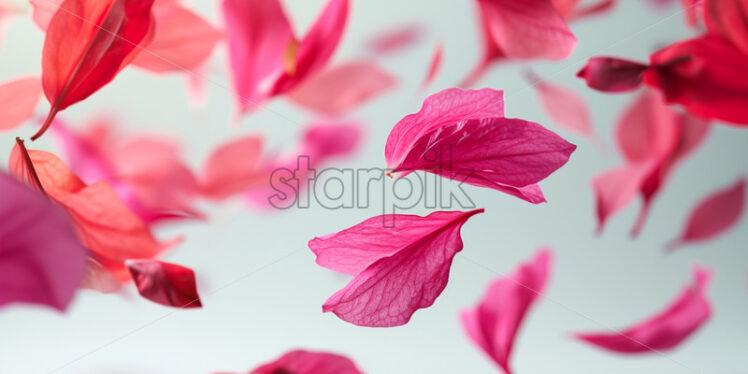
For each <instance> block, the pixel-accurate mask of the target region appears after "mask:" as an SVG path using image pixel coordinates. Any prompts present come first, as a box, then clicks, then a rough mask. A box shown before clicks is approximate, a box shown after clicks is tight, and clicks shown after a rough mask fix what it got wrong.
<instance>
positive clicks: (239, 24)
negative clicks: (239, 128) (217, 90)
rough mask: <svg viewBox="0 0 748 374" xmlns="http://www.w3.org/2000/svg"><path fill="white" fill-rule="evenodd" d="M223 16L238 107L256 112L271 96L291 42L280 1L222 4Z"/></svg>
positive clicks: (240, 0) (227, 0)
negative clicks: (270, 80)
mask: <svg viewBox="0 0 748 374" xmlns="http://www.w3.org/2000/svg"><path fill="white" fill-rule="evenodd" d="M223 15H224V19H225V23H226V32H227V38H228V44H229V52H230V53H229V57H230V62H231V70H232V73H233V82H234V89H235V90H236V93H237V96H238V100H239V107H240V109H241V110H242V111H246V110H249V109H255V108H256V107H257V106H258V105H261V104H262V102H263V101H264V100H265V99H267V98H268V97H269V96H270V92H269V90H270V85H271V84H272V83H270V82H266V81H267V80H269V79H273V75H277V74H279V70H280V69H282V68H283V54H284V52H285V50H286V48H287V47H288V45H289V43H291V42H292V41H293V40H294V36H293V33H292V30H291V25H290V23H289V21H288V19H287V18H286V15H285V13H284V12H283V8H282V7H281V4H280V1H279V0H224V1H223Z"/></svg>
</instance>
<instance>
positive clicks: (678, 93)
mask: <svg viewBox="0 0 748 374" xmlns="http://www.w3.org/2000/svg"><path fill="white" fill-rule="evenodd" d="M650 61H651V63H652V66H653V68H651V69H649V70H648V71H647V72H646V73H645V74H644V82H645V83H646V84H647V85H649V86H652V87H655V88H657V89H659V90H660V91H662V92H663V94H664V95H665V99H666V100H667V102H668V103H669V104H679V105H682V106H683V107H684V108H685V109H686V110H687V111H688V112H689V113H690V114H692V115H694V116H696V117H699V118H702V119H717V120H722V121H726V122H731V123H735V124H741V125H748V75H746V74H744V70H745V66H746V65H747V64H748V54H745V53H742V52H741V51H740V50H738V49H737V48H736V47H735V46H733V45H732V44H730V42H729V41H727V40H725V39H723V38H721V37H718V36H712V35H706V36H703V37H699V38H696V39H689V40H686V41H682V42H678V43H675V44H673V45H671V46H668V47H666V48H664V49H662V50H660V51H659V52H657V53H655V54H653V55H652V56H650Z"/></svg>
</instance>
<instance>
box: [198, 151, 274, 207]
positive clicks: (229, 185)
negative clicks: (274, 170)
mask: <svg viewBox="0 0 748 374" xmlns="http://www.w3.org/2000/svg"><path fill="white" fill-rule="evenodd" d="M262 145H263V142H262V138H260V137H258V136H245V137H242V138H238V139H235V140H233V141H231V142H229V143H226V144H223V145H221V146H220V147H218V148H217V149H216V150H214V151H213V152H212V153H211V154H210V156H209V157H208V160H207V161H206V162H205V165H204V166H203V172H202V174H201V179H200V190H201V193H202V194H203V195H204V196H206V197H209V198H211V199H215V200H222V199H225V198H228V197H230V196H233V195H235V194H238V193H241V192H244V191H247V190H248V189H249V188H250V187H252V186H254V185H256V184H257V183H260V182H261V181H265V180H264V179H263V176H265V174H264V173H263V172H260V170H258V168H259V162H260V156H261V153H262Z"/></svg>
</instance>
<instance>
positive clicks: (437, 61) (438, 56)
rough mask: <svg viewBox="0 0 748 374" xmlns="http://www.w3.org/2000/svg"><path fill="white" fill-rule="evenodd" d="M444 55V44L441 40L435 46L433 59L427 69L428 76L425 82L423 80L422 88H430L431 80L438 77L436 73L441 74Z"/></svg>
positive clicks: (424, 79)
mask: <svg viewBox="0 0 748 374" xmlns="http://www.w3.org/2000/svg"><path fill="white" fill-rule="evenodd" d="M443 57H444V45H443V44H442V43H441V42H439V43H438V44H437V45H436V47H434V52H433V54H432V55H431V61H430V62H429V68H428V70H427V71H426V76H425V77H424V78H423V82H421V89H422V90H425V89H426V88H428V86H430V85H431V82H433V81H434V78H436V75H437V74H439V69H441V67H442V59H443Z"/></svg>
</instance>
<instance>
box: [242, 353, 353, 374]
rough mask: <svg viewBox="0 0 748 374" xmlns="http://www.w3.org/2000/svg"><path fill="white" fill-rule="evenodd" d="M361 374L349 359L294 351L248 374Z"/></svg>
mask: <svg viewBox="0 0 748 374" xmlns="http://www.w3.org/2000/svg"><path fill="white" fill-rule="evenodd" d="M291 373H292V374H363V372H362V371H360V370H359V369H358V368H357V367H356V364H355V363H353V361H351V360H350V359H349V358H347V357H345V356H341V355H337V354H334V353H325V352H309V351H302V350H295V351H291V352H288V353H286V354H284V355H283V356H281V357H279V358H278V359H277V360H275V361H273V362H271V363H268V364H265V365H262V366H260V367H258V368H256V369H254V370H252V371H251V372H250V373H249V374H291Z"/></svg>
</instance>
